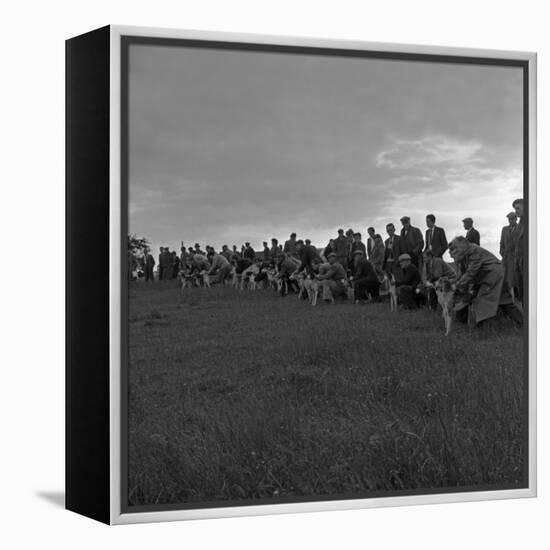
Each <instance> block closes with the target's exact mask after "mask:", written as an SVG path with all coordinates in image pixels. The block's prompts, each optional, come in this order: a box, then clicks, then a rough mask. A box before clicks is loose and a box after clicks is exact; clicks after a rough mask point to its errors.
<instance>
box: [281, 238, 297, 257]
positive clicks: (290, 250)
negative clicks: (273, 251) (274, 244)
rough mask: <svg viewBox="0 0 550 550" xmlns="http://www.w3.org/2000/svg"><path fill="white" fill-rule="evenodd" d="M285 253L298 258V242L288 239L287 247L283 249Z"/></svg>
mask: <svg viewBox="0 0 550 550" xmlns="http://www.w3.org/2000/svg"><path fill="white" fill-rule="evenodd" d="M283 252H285V253H286V254H290V255H292V256H296V240H294V239H288V241H286V242H285V246H284V247H283Z"/></svg>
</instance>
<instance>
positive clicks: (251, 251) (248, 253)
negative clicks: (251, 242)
mask: <svg viewBox="0 0 550 550" xmlns="http://www.w3.org/2000/svg"><path fill="white" fill-rule="evenodd" d="M243 256H244V257H245V258H248V259H249V260H254V258H255V257H256V252H255V251H254V249H253V248H252V247H251V246H249V247H247V248H245V249H244V252H243Z"/></svg>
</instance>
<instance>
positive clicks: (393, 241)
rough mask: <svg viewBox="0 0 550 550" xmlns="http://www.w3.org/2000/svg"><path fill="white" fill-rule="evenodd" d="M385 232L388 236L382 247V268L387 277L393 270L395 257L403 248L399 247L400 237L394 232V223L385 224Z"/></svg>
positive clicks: (397, 256)
mask: <svg viewBox="0 0 550 550" xmlns="http://www.w3.org/2000/svg"><path fill="white" fill-rule="evenodd" d="M386 233H387V234H388V238H387V239H386V242H385V247H384V265H383V267H382V269H383V270H384V271H385V272H386V273H387V275H388V277H389V276H390V275H391V274H392V273H393V272H394V269H395V267H396V266H397V259H398V258H399V256H400V255H401V254H403V250H402V248H401V237H400V236H399V235H396V234H395V225H393V223H389V224H388V225H386Z"/></svg>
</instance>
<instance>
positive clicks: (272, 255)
mask: <svg viewBox="0 0 550 550" xmlns="http://www.w3.org/2000/svg"><path fill="white" fill-rule="evenodd" d="M278 256H279V241H278V240H277V239H275V238H273V239H271V250H270V251H269V259H270V260H271V262H273V264H274V265H276V264H277V257H278Z"/></svg>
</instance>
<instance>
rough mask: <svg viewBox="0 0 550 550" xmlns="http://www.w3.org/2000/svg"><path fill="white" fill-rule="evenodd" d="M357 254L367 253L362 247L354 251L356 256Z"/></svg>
mask: <svg viewBox="0 0 550 550" xmlns="http://www.w3.org/2000/svg"><path fill="white" fill-rule="evenodd" d="M356 254H365V253H364V252H363V251H362V250H361V249H360V248H358V249H357V250H354V251H353V255H354V256H355V255H356Z"/></svg>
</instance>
